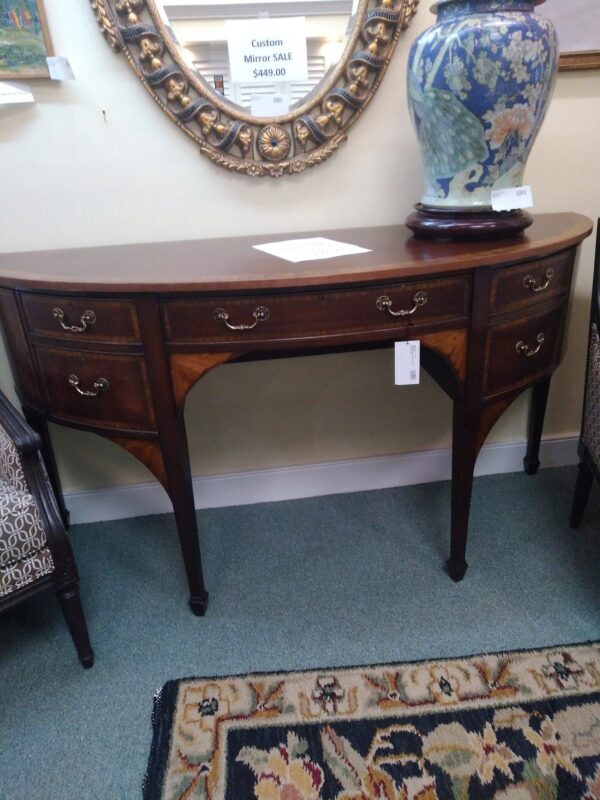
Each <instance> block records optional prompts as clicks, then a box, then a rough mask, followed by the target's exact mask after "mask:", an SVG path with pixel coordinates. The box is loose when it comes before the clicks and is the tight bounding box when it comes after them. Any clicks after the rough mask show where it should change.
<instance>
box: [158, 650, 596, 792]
mask: <svg viewBox="0 0 600 800" xmlns="http://www.w3.org/2000/svg"><path fill="white" fill-rule="evenodd" d="M591 645H598V646H600V639H589V640H587V641H583V642H569V643H566V644H564V643H561V644H550V645H542V646H538V647H521V648H515V649H508V650H507V649H504V650H495V651H492V652H488V651H483V652H477V653H471V654H468V655H464V656H440V657H438V658H420V659H414V660H412V659H407V660H406V661H382V662H379V663H377V664H354V665H346V666H340V667H336V666H329V667H306V668H305V669H290V670H285V669H277V670H261V671H258V672H240V673H237V674H233V675H232V674H229V673H226V674H223V675H201V676H198V675H190V676H186V677H183V678H174V679H172V680H169V681H167V682H166V683H165V684H163V686H162V688H161V689H159V690H158V692H156V694H155V695H154V705H153V709H152V743H151V745H150V755H149V757H148V767H147V769H146V773H145V775H144V779H143V783H142V788H143V798H144V800H162V789H163V781H162V780H161V777H164V774H165V767H166V762H167V758H168V755H169V749H170V745H171V727H172V721H173V714H174V712H175V707H176V703H175V701H176V699H177V695H178V693H179V686H180V684H182V683H184V682H187V681H218V680H224V679H225V678H232V679H238V678H252V677H261V676H265V675H301V674H302V673H306V672H318V671H319V670H327V671H332V672H333V671H336V672H345V671H348V672H349V671H351V670H360V669H378V668H380V667H390V666H406V665H408V664H415V665H417V664H424V663H426V662H427V661H434V662H440V661H446V662H452V661H464V660H465V659H469V658H476V657H477V656H499V655H502V654H504V653H520V654H522V653H539V652H541V651H543V650H556V649H559V648H561V647H585V646H591ZM161 739H162V741H161Z"/></svg>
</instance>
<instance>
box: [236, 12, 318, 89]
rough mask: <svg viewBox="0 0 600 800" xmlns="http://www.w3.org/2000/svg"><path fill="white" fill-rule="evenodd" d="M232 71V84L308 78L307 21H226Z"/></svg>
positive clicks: (290, 18) (288, 19)
mask: <svg viewBox="0 0 600 800" xmlns="http://www.w3.org/2000/svg"><path fill="white" fill-rule="evenodd" d="M227 47H228V50H229V70H230V77H231V80H232V82H233V83H272V82H273V81H305V80H307V79H308V63H307V58H306V20H305V18H304V17H287V18H284V19H269V18H265V19H243V20H241V19H240V20H237V19H234V20H227Z"/></svg>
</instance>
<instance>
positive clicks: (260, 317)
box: [213, 306, 270, 331]
mask: <svg viewBox="0 0 600 800" xmlns="http://www.w3.org/2000/svg"><path fill="white" fill-rule="evenodd" d="M252 316H253V317H254V322H250V323H243V322H242V323H241V324H240V325H232V324H231V322H229V314H228V313H227V311H225V309H224V308H215V310H214V312H213V317H214V318H215V319H216V321H217V322H224V323H225V325H227V327H228V328H229V329H230V330H232V331H251V330H252V328H256V326H257V325H258V323H259V322H266V321H267V320H268V319H269V317H270V313H269V309H268V308H266V306H257V307H256V308H255V309H254V311H253V312H252Z"/></svg>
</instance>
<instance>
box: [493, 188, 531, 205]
mask: <svg viewBox="0 0 600 800" xmlns="http://www.w3.org/2000/svg"><path fill="white" fill-rule="evenodd" d="M532 205H533V194H532V192H531V186H516V187H514V188H509V189H492V208H493V209H494V211H512V210H513V209H515V208H531V206H532Z"/></svg>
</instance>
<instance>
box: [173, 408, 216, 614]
mask: <svg viewBox="0 0 600 800" xmlns="http://www.w3.org/2000/svg"><path fill="white" fill-rule="evenodd" d="M162 447H163V460H164V463H165V470H166V475H167V492H168V493H169V497H170V498H171V502H172V503H173V511H174V513H175V523H176V525H177V534H178V536H179V544H180V546H181V553H182V555H183V563H184V566H185V571H186V575H187V581H188V586H189V590H190V599H189V604H190V608H191V609H192V611H193V612H194V614H195V615H196V616H197V617H202V616H204V613H205V612H206V607H207V605H208V592H207V591H206V588H205V586H204V577H203V574H202V559H201V556H200V544H199V541H198V523H197V520H196V507H195V503H194V490H193V485H192V475H191V470H190V461H189V456H188V450H187V438H186V435H185V430H184V425H183V420H180V421H179V430H178V435H177V436H176V437H172V438H170V439H168V440H165V441H164V442H163V445H162Z"/></svg>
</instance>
